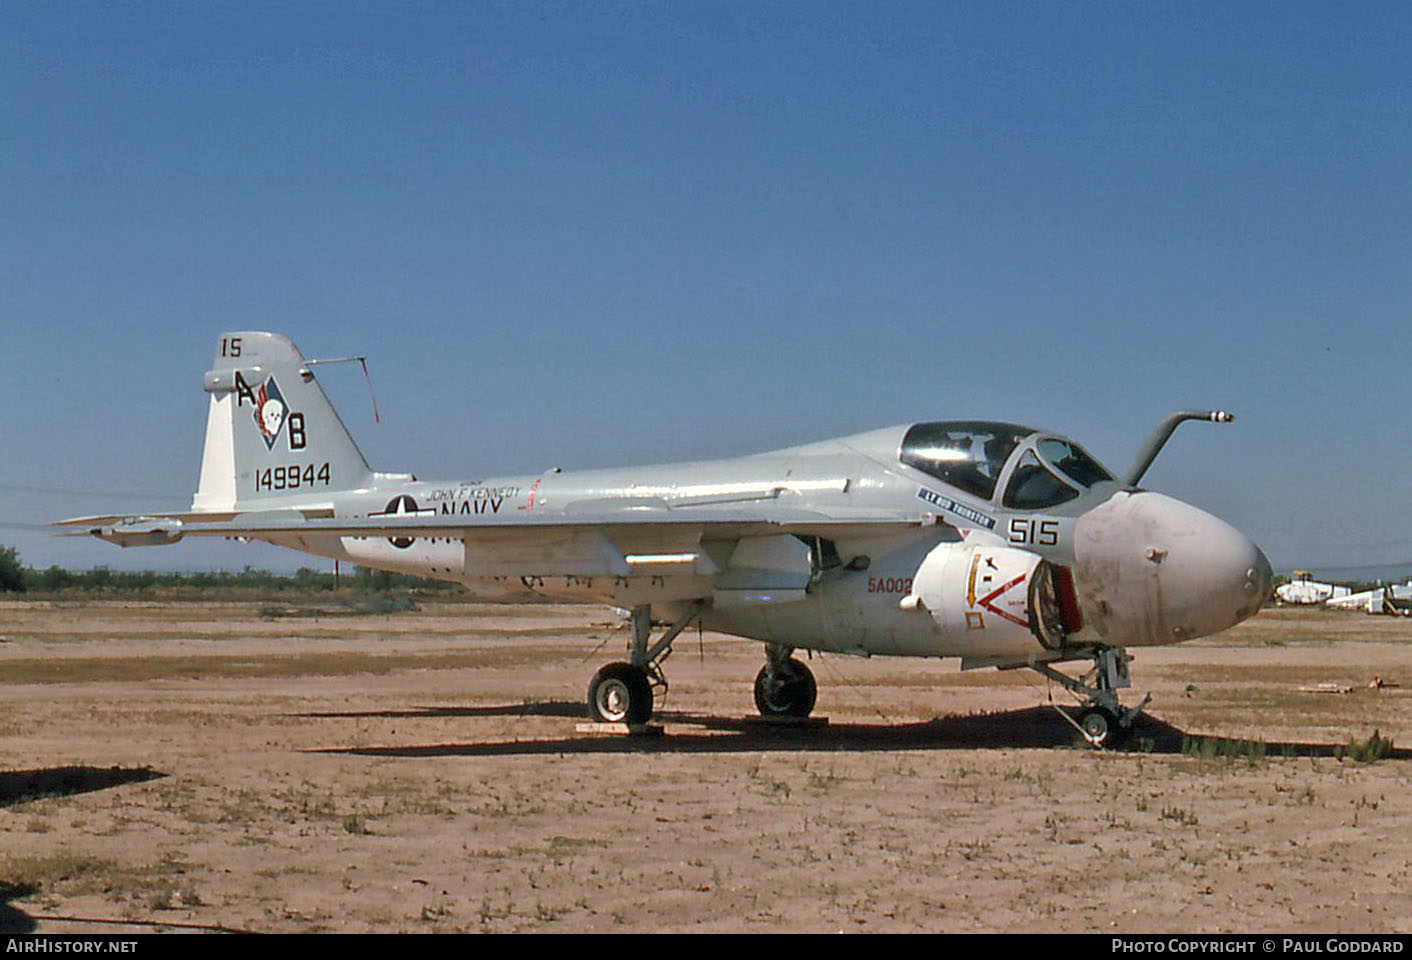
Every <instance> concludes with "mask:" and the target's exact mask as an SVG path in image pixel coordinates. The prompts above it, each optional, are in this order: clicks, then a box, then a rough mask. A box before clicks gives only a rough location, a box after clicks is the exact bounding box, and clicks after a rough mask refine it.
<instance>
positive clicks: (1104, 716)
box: [1079, 707, 1119, 747]
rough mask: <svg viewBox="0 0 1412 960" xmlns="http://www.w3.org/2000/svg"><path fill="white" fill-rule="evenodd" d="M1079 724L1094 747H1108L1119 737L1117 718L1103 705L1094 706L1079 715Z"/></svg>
mask: <svg viewBox="0 0 1412 960" xmlns="http://www.w3.org/2000/svg"><path fill="white" fill-rule="evenodd" d="M1079 726H1080V727H1082V728H1083V731H1084V733H1085V734H1087V735H1088V736H1089V737H1090V738H1091V739H1090V742H1091V743H1092V744H1093V745H1094V746H1095V747H1110V746H1113V745H1114V744H1115V743H1117V741H1118V739H1119V728H1118V718H1117V716H1116V715H1115V714H1114V713H1113V712H1112V711H1111V710H1106V709H1104V708H1103V707H1094V708H1093V709H1092V710H1087V711H1085V712H1084V714H1083V715H1082V716H1081V717H1079Z"/></svg>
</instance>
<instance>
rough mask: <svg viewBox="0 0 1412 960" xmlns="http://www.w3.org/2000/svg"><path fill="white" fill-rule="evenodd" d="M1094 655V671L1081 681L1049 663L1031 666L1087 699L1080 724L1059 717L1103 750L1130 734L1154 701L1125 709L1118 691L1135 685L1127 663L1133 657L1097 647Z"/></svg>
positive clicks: (1066, 716) (1080, 712)
mask: <svg viewBox="0 0 1412 960" xmlns="http://www.w3.org/2000/svg"><path fill="white" fill-rule="evenodd" d="M1092 656H1093V668H1092V669H1091V670H1089V672H1088V673H1086V674H1084V676H1083V678H1082V679H1080V680H1076V679H1074V678H1073V677H1071V676H1069V675H1068V674H1065V673H1060V672H1059V671H1058V670H1055V669H1054V668H1053V667H1051V666H1049V664H1047V663H1036V664H1032V665H1031V668H1032V669H1033V670H1035V671H1036V672H1038V673H1042V674H1044V675H1045V676H1046V677H1048V678H1049V679H1051V680H1053V681H1054V682H1055V683H1058V684H1060V685H1061V686H1063V687H1064V688H1065V689H1066V690H1068V691H1070V692H1071V693H1073V694H1074V695H1076V696H1082V697H1084V700H1083V702H1082V703H1081V704H1080V705H1079V709H1078V715H1079V719H1078V721H1077V722H1076V721H1075V720H1074V718H1073V717H1071V716H1070V715H1069V714H1068V713H1066V712H1065V711H1063V710H1060V711H1059V715H1060V716H1061V717H1063V718H1064V719H1065V720H1067V721H1068V722H1069V723H1070V724H1073V726H1074V728H1075V729H1076V730H1078V731H1079V733H1080V734H1081V735H1082V736H1083V738H1084V740H1085V741H1086V742H1087V743H1088V744H1089V745H1090V746H1092V747H1095V748H1099V749H1101V748H1103V747H1105V746H1113V745H1115V744H1116V743H1117V742H1118V741H1120V740H1121V739H1122V738H1124V737H1126V736H1127V735H1128V733H1130V732H1131V730H1132V725H1133V721H1134V720H1136V719H1137V718H1138V716H1139V715H1140V714H1141V713H1142V711H1143V708H1144V707H1146V706H1147V704H1148V703H1149V702H1150V701H1151V700H1152V695H1151V694H1148V695H1147V696H1145V697H1143V698H1142V703H1139V704H1138V705H1137V706H1136V707H1132V708H1127V709H1125V708H1124V707H1123V705H1122V704H1121V703H1119V702H1118V691H1119V690H1122V689H1125V688H1127V687H1131V686H1132V679H1131V678H1130V677H1129V675H1128V664H1129V663H1131V662H1132V659H1133V658H1132V657H1130V656H1129V655H1128V653H1127V651H1125V650H1123V649H1122V648H1121V647H1095V648H1094V649H1093V651H1092ZM1056 709H1058V708H1056Z"/></svg>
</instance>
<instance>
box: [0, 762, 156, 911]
mask: <svg viewBox="0 0 1412 960" xmlns="http://www.w3.org/2000/svg"><path fill="white" fill-rule="evenodd" d="M165 776H166V774H165V773H159V772H158V771H156V770H153V769H151V768H150V767H139V768H136V769H124V768H122V767H106V768H101V767H51V768H49V769H45V770H7V771H0V808H4V807H12V806H15V805H17V804H21V803H29V802H30V801H33V800H43V799H46V798H50V797H68V796H73V795H74V794H78V793H91V792H93V791H95V790H109V789H111V788H113V787H121V786H123V785H124V784H128V783H142V782H143V781H146V780H156V779H158V778H160V777H165ZM38 892H39V888H38V887H37V886H35V885H34V884H29V883H16V882H13V881H11V880H8V879H6V878H4V877H0V933H31V932H33V930H34V929H35V926H36V923H35V920H34V918H33V917H31V916H29V914H27V913H25V912H24V911H23V910H20V909H19V908H17V907H15V906H13V905H12V903H11V901H13V900H23V899H24V898H25V897H32V896H34V895H35V894H36V893H38Z"/></svg>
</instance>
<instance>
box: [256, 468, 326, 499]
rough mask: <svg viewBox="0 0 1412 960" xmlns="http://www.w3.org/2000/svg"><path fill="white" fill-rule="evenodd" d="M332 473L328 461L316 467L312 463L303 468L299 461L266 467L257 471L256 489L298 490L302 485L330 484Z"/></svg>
mask: <svg viewBox="0 0 1412 960" xmlns="http://www.w3.org/2000/svg"><path fill="white" fill-rule="evenodd" d="M330 479H331V474H330V471H329V466H328V462H327V461H325V462H324V464H323V466H321V467H317V468H316V467H315V466H314V465H313V464H312V463H311V464H309V465H308V466H306V467H303V468H301V467H300V466H299V464H297V463H291V464H290V465H289V466H287V467H266V468H265V469H264V470H256V471H255V490H256V491H257V492H258V491H260V490H298V489H300V488H301V487H313V486H324V487H326V486H328V485H329V480H330Z"/></svg>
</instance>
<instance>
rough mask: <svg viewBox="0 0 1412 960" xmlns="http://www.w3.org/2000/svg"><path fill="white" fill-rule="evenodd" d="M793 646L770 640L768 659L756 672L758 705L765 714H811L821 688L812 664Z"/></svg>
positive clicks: (797, 715)
mask: <svg viewBox="0 0 1412 960" xmlns="http://www.w3.org/2000/svg"><path fill="white" fill-rule="evenodd" d="M793 652H794V648H793V647H780V646H775V645H774V644H770V645H768V646H766V647H765V657H766V662H765V665H764V666H763V667H761V668H760V672H759V673H758V674H757V675H756V676H755V706H756V708H757V709H758V710H759V711H760V716H762V717H807V716H809V714H810V713H811V712H812V711H813V709H814V702H815V700H817V699H818V696H819V688H818V685H817V684H816V683H815V682H814V674H813V673H812V672H810V670H809V668H808V667H806V666H805V665H804V664H802V663H800V662H799V661H798V660H795V659H794V658H793V657H791V656H790V654H791V653H793Z"/></svg>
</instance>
